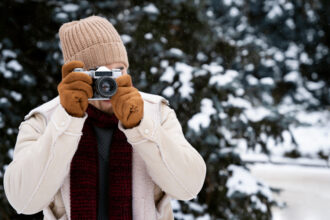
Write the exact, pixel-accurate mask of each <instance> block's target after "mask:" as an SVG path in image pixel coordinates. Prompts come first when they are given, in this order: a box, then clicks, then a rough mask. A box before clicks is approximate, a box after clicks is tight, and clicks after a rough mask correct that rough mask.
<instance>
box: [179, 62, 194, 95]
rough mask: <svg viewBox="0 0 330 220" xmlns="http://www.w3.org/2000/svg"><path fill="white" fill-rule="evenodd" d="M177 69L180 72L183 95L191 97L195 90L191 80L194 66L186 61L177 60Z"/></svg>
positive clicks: (180, 90)
mask: <svg viewBox="0 0 330 220" xmlns="http://www.w3.org/2000/svg"><path fill="white" fill-rule="evenodd" d="M175 69H176V70H177V71H178V72H179V80H180V82H181V84H182V85H181V87H180V89H179V92H180V93H181V97H183V98H188V99H191V96H190V94H191V93H193V92H194V89H193V87H192V86H193V85H192V82H191V79H192V71H193V68H192V67H191V66H189V65H187V64H185V63H181V62H177V63H176V64H175Z"/></svg>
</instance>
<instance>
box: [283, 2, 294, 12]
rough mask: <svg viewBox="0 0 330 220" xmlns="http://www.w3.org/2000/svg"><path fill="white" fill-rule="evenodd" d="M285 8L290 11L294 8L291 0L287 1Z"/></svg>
mask: <svg viewBox="0 0 330 220" xmlns="http://www.w3.org/2000/svg"><path fill="white" fill-rule="evenodd" d="M284 9H285V10H287V11H290V10H292V9H293V4H292V3H291V2H287V3H285V4H284Z"/></svg>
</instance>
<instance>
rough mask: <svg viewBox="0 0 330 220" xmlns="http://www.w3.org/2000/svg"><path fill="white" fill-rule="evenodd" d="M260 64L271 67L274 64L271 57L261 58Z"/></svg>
mask: <svg viewBox="0 0 330 220" xmlns="http://www.w3.org/2000/svg"><path fill="white" fill-rule="evenodd" d="M261 64H262V65H264V66H265V67H273V66H275V61H274V60H272V59H264V58H262V59H261Z"/></svg>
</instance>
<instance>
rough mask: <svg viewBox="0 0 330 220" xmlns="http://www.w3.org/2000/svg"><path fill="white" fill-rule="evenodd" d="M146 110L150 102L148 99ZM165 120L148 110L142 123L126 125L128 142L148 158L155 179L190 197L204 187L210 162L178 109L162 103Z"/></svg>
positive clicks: (168, 189) (179, 195)
mask: <svg viewBox="0 0 330 220" xmlns="http://www.w3.org/2000/svg"><path fill="white" fill-rule="evenodd" d="M144 103H145V104H144V106H145V108H144V109H145V110H146V109H148V105H155V104H152V103H149V102H146V101H145V102H144ZM160 109H161V110H160V111H161V118H162V120H161V121H162V122H161V123H160V124H157V123H156V122H155V120H154V119H153V117H151V115H152V114H155V113H154V112H148V111H144V116H143V118H142V120H141V122H140V124H139V125H138V126H136V127H134V128H130V129H125V128H124V127H123V125H122V124H121V123H120V122H119V129H120V130H122V131H123V132H124V133H125V135H126V137H127V140H128V142H129V143H130V144H131V145H132V147H133V148H134V150H136V151H137V152H138V153H139V155H140V156H141V157H142V159H143V160H144V162H145V164H146V166H147V169H148V173H149V175H150V176H151V178H152V180H153V181H154V182H155V183H156V184H157V185H158V186H159V187H160V188H161V189H162V190H163V191H165V192H166V193H167V194H169V195H170V196H171V197H172V198H175V199H179V200H190V199H193V198H195V197H196V196H197V194H198V193H199V191H200V190H201V188H202V186H203V183H204V180H205V175H206V165H205V162H204V160H203V158H202V157H201V155H200V154H199V153H198V152H197V151H196V150H195V148H194V147H192V146H191V145H190V143H189V142H188V141H187V140H186V139H185V137H184V134H183V132H182V127H181V125H180V123H179V121H178V119H177V116H176V114H175V111H174V110H173V109H172V108H170V107H169V106H168V105H166V104H164V103H161V107H160Z"/></svg>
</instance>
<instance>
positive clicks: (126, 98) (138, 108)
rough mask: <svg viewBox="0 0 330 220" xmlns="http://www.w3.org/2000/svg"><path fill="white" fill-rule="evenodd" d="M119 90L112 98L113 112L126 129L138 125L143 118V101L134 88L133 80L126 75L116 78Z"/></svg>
mask: <svg viewBox="0 0 330 220" xmlns="http://www.w3.org/2000/svg"><path fill="white" fill-rule="evenodd" d="M116 82H117V85H118V89H117V92H116V94H115V95H113V96H112V97H111V104H112V108H113V112H114V114H115V115H116V117H117V118H118V119H119V120H120V121H121V123H122V124H123V126H124V127H125V128H132V127H135V126H136V125H138V124H139V123H140V121H141V119H142V116H143V99H142V96H141V95H140V93H139V91H138V90H137V89H136V88H134V87H133V84H132V78H131V76H130V75H129V74H124V75H122V76H120V77H118V78H116Z"/></svg>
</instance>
